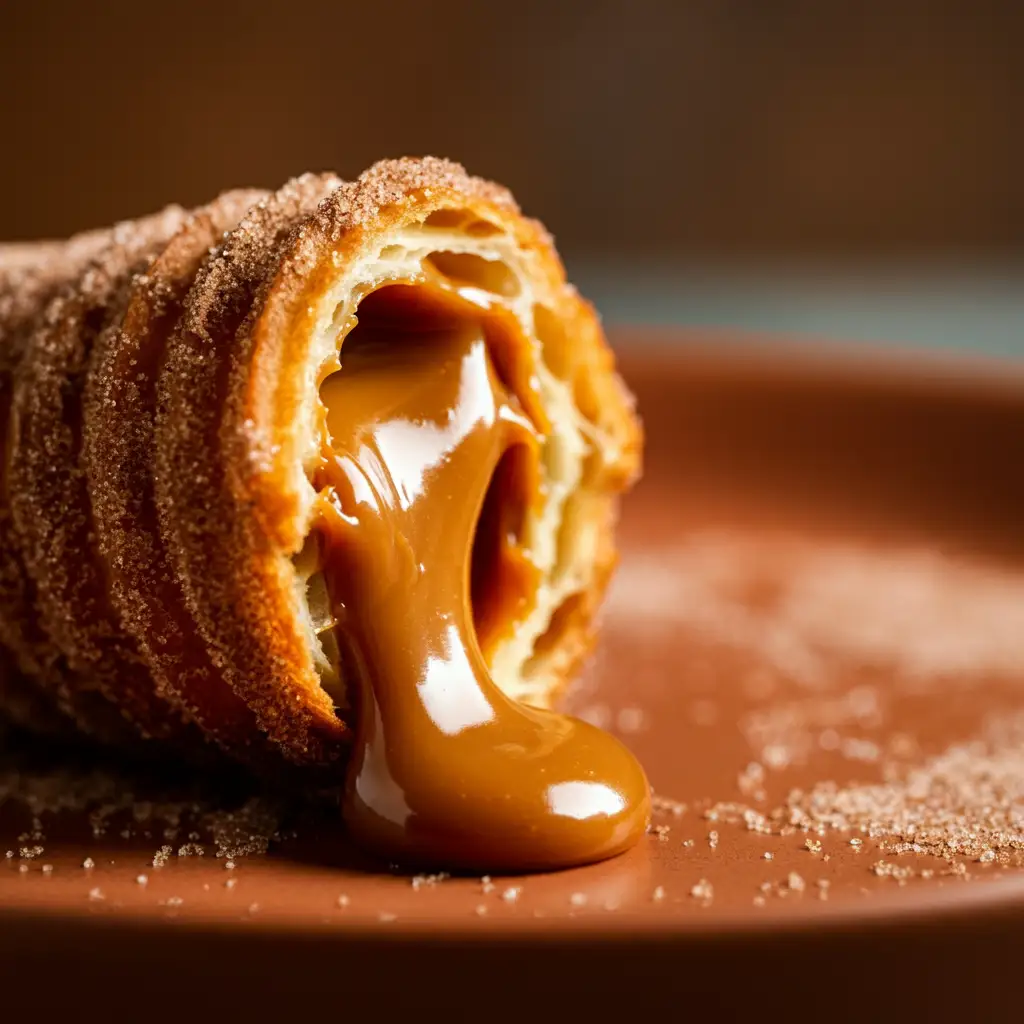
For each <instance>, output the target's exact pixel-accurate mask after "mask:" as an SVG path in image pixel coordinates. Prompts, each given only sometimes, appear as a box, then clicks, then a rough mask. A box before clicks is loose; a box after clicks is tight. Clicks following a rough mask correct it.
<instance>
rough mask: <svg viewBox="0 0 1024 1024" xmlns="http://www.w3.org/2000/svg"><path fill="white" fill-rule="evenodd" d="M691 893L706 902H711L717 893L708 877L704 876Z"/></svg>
mask: <svg viewBox="0 0 1024 1024" xmlns="http://www.w3.org/2000/svg"><path fill="white" fill-rule="evenodd" d="M690 895H691V896H693V897H694V898H695V899H698V900H704V902H705V903H709V902H710V901H711V899H712V897H713V896H714V895H715V890H714V888H713V887H712V885H711V883H710V882H709V881H708V880H707V879H706V878H702V879H701V880H700V881H699V882H698V883H697V884H696V885H695V886H693V888H692V889H690Z"/></svg>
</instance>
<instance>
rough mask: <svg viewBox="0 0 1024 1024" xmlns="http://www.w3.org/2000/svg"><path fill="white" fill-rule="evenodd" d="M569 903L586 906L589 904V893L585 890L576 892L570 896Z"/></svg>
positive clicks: (575, 905)
mask: <svg viewBox="0 0 1024 1024" xmlns="http://www.w3.org/2000/svg"><path fill="white" fill-rule="evenodd" d="M569 903H570V904H571V905H572V906H574V907H585V906H586V905H587V894H586V893H585V892H574V893H573V894H572V895H571V896H570V897H569Z"/></svg>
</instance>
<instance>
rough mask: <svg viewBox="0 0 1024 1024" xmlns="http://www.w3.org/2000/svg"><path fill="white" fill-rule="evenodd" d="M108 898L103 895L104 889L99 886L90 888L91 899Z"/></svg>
mask: <svg viewBox="0 0 1024 1024" xmlns="http://www.w3.org/2000/svg"><path fill="white" fill-rule="evenodd" d="M106 898H107V897H106V896H104V895H103V890H102V889H100V888H98V887H97V888H93V889H90V890H89V899H91V900H105V899H106Z"/></svg>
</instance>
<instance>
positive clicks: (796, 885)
mask: <svg viewBox="0 0 1024 1024" xmlns="http://www.w3.org/2000/svg"><path fill="white" fill-rule="evenodd" d="M786 882H787V884H788V885H789V887H790V889H792V890H793V891H794V892H803V891H804V888H805V887H806V883H805V882H804V880H803V878H802V876H800V875H798V874H797V873H796V872H795V871H790V873H789V877H788V878H787V879H786Z"/></svg>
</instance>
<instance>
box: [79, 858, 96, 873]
mask: <svg viewBox="0 0 1024 1024" xmlns="http://www.w3.org/2000/svg"><path fill="white" fill-rule="evenodd" d="M82 867H83V868H85V870H86V871H92V869H93V868H94V867H96V861H94V860H93V859H92V857H86V858H85V860H83V861H82Z"/></svg>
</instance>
